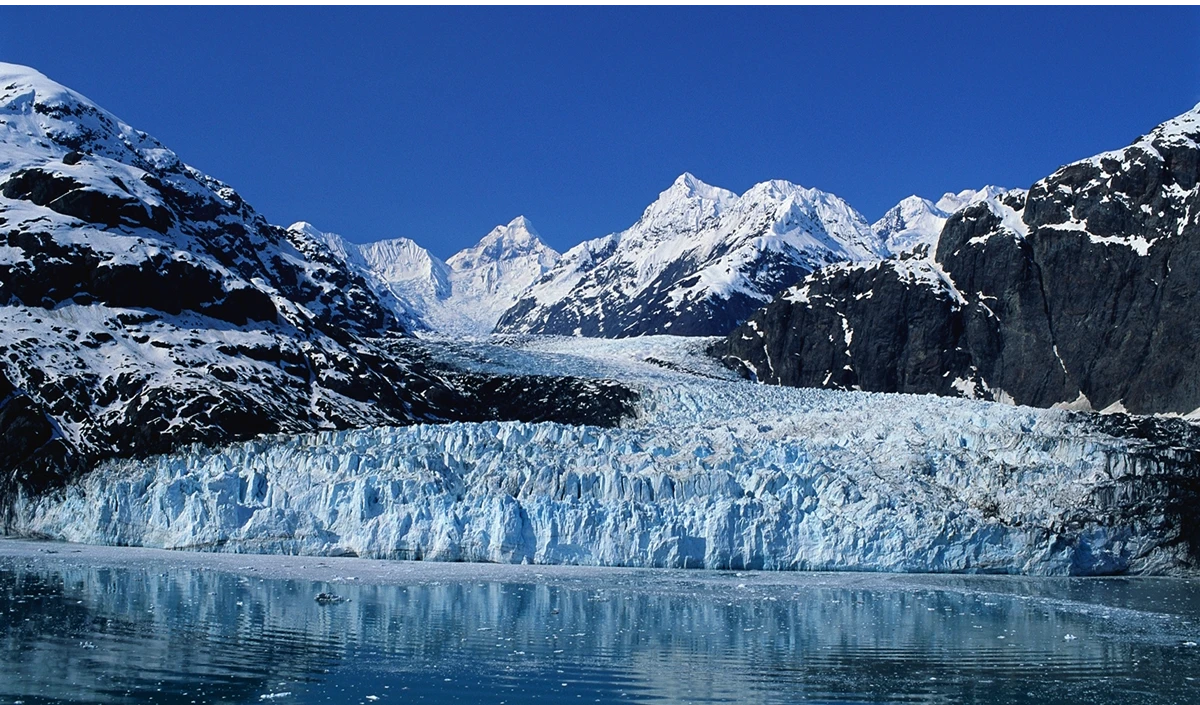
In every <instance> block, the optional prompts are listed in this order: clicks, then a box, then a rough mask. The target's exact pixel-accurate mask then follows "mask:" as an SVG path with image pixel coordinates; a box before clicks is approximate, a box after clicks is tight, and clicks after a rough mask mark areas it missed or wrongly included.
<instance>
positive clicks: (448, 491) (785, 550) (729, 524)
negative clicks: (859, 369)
mask: <svg viewBox="0 0 1200 705" xmlns="http://www.w3.org/2000/svg"><path fill="white" fill-rule="evenodd" d="M501 342H502V344H483V343H475V344H468V343H447V344H446V345H445V348H444V349H442V350H441V352H440V353H439V354H441V355H442V356H443V357H444V358H445V359H446V360H447V361H449V362H462V361H463V360H472V361H474V362H473V364H475V365H477V366H480V367H485V368H488V369H493V370H497V369H498V370H505V369H507V370H514V369H526V370H528V369H531V368H535V369H539V370H541V371H543V372H548V373H560V372H561V373H570V374H582V375H592V376H619V377H621V378H622V379H623V380H624V381H626V382H627V383H630V384H632V385H634V386H635V387H636V388H638V389H639V391H641V393H642V394H643V397H642V401H641V403H640V408H639V416H638V417H637V418H636V419H634V420H632V421H629V422H627V423H626V424H624V425H623V427H621V428H612V429H601V428H595V427H587V426H569V425H564V424H557V423H537V424H528V423H495V422H490V423H477V424H462V423H454V424H444V425H418V426H412V427H407V428H376V429H368V430H357V431H341V432H328V433H318V434H308V435H299V436H291V437H274V438H264V439H259V440H255V441H251V442H247V443H241V444H237V445H233V446H230V447H228V448H224V449H221V450H209V449H200V448H197V449H195V450H193V451H192V452H189V453H180V454H174V455H169V456H162V457H158V458H153V459H150V460H146V461H138V462H131V461H126V462H119V463H112V464H109V465H106V466H104V467H102V468H101V469H99V470H97V471H95V472H93V473H91V474H90V475H88V476H87V477H85V478H84V479H83V480H81V481H80V482H78V483H77V484H75V485H74V486H72V487H70V488H69V489H68V490H67V491H66V492H65V493H64V494H62V495H60V496H56V497H43V498H40V499H37V500H22V501H21V503H19V505H18V507H17V516H18V526H17V527H16V528H17V529H18V531H20V532H21V533H27V534H43V535H47V536H52V537H56V538H63V539H67V540H73V541H82V542H93V543H114V544H133V545H145V546H156V547H166V548H189V549H203V550H221V551H237V552H284V553H302V554H326V555H336V554H350V553H353V554H357V555H361V556H372V557H387V558H420V559H430V560H447V561H460V560H466V561H492V562H512V563H520V562H529V563H566V564H586V565H621V566H665V567H705V568H763V569H803V570H871V571H921V572H924V571H935V572H941V571H980V572H1013V573H1030V574H1048V575H1061V574H1096V573H1114V572H1123V571H1167V570H1172V569H1175V568H1178V567H1180V566H1181V565H1183V562H1184V560H1185V549H1184V548H1181V547H1176V548H1171V542H1172V540H1173V539H1174V538H1176V537H1177V535H1178V530H1177V529H1174V530H1173V529H1171V528H1170V527H1171V523H1170V522H1169V521H1164V520H1163V519H1164V517H1165V512H1166V511H1167V510H1166V509H1161V510H1158V513H1157V514H1156V513H1155V511H1156V510H1153V509H1151V510H1150V512H1149V514H1146V513H1145V512H1143V515H1141V516H1139V517H1137V518H1136V519H1135V518H1134V516H1133V514H1132V513H1131V512H1132V509H1131V507H1132V506H1133V503H1134V499H1133V498H1132V496H1136V495H1137V494H1138V492H1139V490H1138V489H1137V483H1138V482H1139V481H1140V480H1139V478H1142V477H1144V476H1145V474H1146V473H1147V472H1155V471H1154V470H1153V468H1155V467H1158V468H1159V470H1158V472H1161V471H1162V468H1161V464H1162V460H1161V459H1155V458H1153V457H1151V456H1150V455H1149V454H1148V453H1146V452H1145V448H1144V447H1143V446H1142V445H1139V443H1140V442H1139V441H1134V440H1128V439H1119V438H1115V437H1113V436H1110V435H1106V434H1104V433H1102V432H1100V431H1099V430H1098V428H1097V427H1096V426H1094V425H1092V424H1089V423H1087V422H1086V420H1085V417H1079V416H1075V415H1071V414H1069V413H1067V412H1062V411H1046V410H1034V409H1029V408H1023V407H1012V406H1005V405H1000V404H994V403H987V402H977V401H970V400H960V399H944V398H935V397H918V396H909V395H884V394H866V393H847V392H835V391H823V390H805V389H793V388H781V387H769V386H763V385H757V384H751V383H747V382H742V381H733V380H729V379H719V377H721V376H722V373H721V372H719V370H717V369H716V368H712V367H711V366H706V365H709V363H707V362H705V361H703V360H702V358H699V357H697V356H696V354H695V353H696V352H697V351H698V350H699V349H700V348H701V347H702V345H703V342H704V341H695V340H680V341H675V340H672V339H670V338H643V339H633V340H623V341H602V340H587V341H579V340H574V341H572V340H569V339H566V340H563V339H528V340H520V339H517V340H506V341H501ZM668 361H670V364H668V365H666V366H665V367H664V362H668ZM672 366H673V367H674V369H667V368H668V367H672ZM1156 463H1157V465H1156ZM1122 488H1129V490H1128V491H1125V490H1123V489H1122ZM1126 495H1130V497H1126ZM1142 499H1144V497H1143V498H1142ZM1150 504H1151V505H1154V501H1153V499H1152V500H1151V502H1150ZM1160 504H1161V506H1163V507H1166V506H1167V505H1168V504H1169V502H1166V501H1165V500H1164V501H1163V502H1161V503H1160ZM1140 506H1141V507H1142V508H1143V509H1145V507H1146V505H1145V503H1143V504H1142V505H1140ZM1155 506H1157V505H1155Z"/></svg>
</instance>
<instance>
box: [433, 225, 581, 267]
mask: <svg viewBox="0 0 1200 705" xmlns="http://www.w3.org/2000/svg"><path fill="white" fill-rule="evenodd" d="M558 257H559V254H558V252H555V251H554V249H553V248H551V247H550V246H549V245H547V244H546V243H544V242H542V238H541V236H539V235H538V232H537V230H535V229H534V227H533V224H532V223H530V222H529V219H528V218H526V217H525V216H523V215H520V216H517V217H516V218H514V219H513V220H512V222H510V223H509V224H508V225H497V226H496V227H495V228H493V229H492V231H491V232H489V233H488V234H487V235H484V236H483V239H481V240H480V241H479V242H478V243H477V244H476V245H475V246H473V247H468V248H466V249H464V250H462V251H460V252H458V253H456V254H454V255H453V256H452V257H450V259H448V260H446V264H448V265H449V266H450V268H451V269H454V270H457V271H465V270H471V269H476V268H478V267H482V266H487V265H489V264H492V263H496V262H503V261H508V260H518V259H530V260H533V261H537V262H538V263H539V265H542V266H545V267H546V268H549V267H551V266H553V265H554V263H555V262H556V261H557V260H558Z"/></svg>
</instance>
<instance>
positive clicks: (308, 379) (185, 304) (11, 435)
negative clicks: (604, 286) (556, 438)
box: [0, 64, 619, 500]
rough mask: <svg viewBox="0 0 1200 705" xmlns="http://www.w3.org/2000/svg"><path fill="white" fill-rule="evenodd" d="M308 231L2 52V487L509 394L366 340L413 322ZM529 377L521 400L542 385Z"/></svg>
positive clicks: (415, 415) (474, 410)
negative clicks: (273, 216)
mask: <svg viewBox="0 0 1200 705" xmlns="http://www.w3.org/2000/svg"><path fill="white" fill-rule="evenodd" d="M318 235H319V234H316V233H314V232H311V231H309V230H306V229H303V228H293V229H290V230H284V229H282V228H278V227H275V226H272V225H270V224H269V223H267V222H266V221H265V220H264V219H263V218H262V217H261V216H260V215H258V214H257V213H256V212H255V211H254V210H253V209H252V208H251V207H250V206H249V205H248V204H246V203H245V202H244V201H243V200H242V198H241V197H240V196H238V194H237V193H236V192H235V191H234V190H233V189H231V188H230V187H228V186H226V185H225V184H222V183H221V182H219V181H217V180H215V179H212V178H211V177H208V176H206V175H204V174H202V173H200V172H199V171H197V170H195V169H193V168H191V167H189V166H188V165H186V164H184V163H183V162H182V161H181V160H180V159H179V158H178V157H177V156H176V155H175V154H174V153H173V152H171V151H170V150H168V149H167V148H166V147H164V146H163V145H162V144H160V143H159V142H157V141H156V140H154V138H152V137H150V136H148V135H146V134H145V133H143V132H140V131H138V130H135V129H134V128H132V127H130V126H129V125H127V124H125V123H123V122H121V121H120V120H119V119H118V118H116V117H115V116H113V115H112V114H110V113H108V112H106V111H105V110H103V109H102V108H100V107H98V106H97V105H95V104H94V103H92V102H91V101H89V100H87V99H86V98H84V97H83V96H81V95H79V94H78V93H75V92H73V91H71V90H69V89H67V88H64V87H63V86H61V85H59V84H57V83H54V82H53V81H51V80H49V79H47V78H46V77H45V76H42V75H41V74H39V73H37V72H36V71H33V70H32V69H28V68H25V67H21V66H15V65H11V64H0V449H2V450H0V500H8V499H11V497H12V495H13V493H14V492H16V491H19V490H22V489H25V490H31V491H37V490H40V489H44V488H46V487H49V486H53V485H56V484H59V483H61V482H63V481H64V480H65V479H66V478H67V477H68V476H70V475H71V474H73V473H75V472H78V471H81V470H84V469H86V468H88V467H90V466H91V465H92V464H93V463H94V462H96V461H97V460H99V459H103V458H108V457H120V456H130V455H145V454H148V453H157V452H164V451H167V450H170V449H173V448H176V447H179V446H180V445H184V444H189V443H194V442H202V443H219V442H226V441H229V440H233V439H237V438H247V437H250V436H254V435H257V434H260V433H268V432H301V431H311V430H318V429H323V428H325V429H333V428H348V427H359V426H377V425H383V424H396V423H408V422H411V421H413V420H417V419H427V420H437V419H447V418H476V417H478V416H479V415H480V414H481V413H483V412H482V411H481V409H491V410H493V411H496V409H497V408H498V407H502V406H503V403H502V400H503V399H504V398H505V397H507V396H518V397H519V396H521V393H523V392H519V390H517V391H515V390H514V389H513V388H512V385H511V384H509V386H508V387H507V388H506V387H505V386H504V384H494V383H493V381H491V380H488V379H484V378H482V377H479V376H469V375H457V374H454V373H453V371H447V370H442V369H435V367H433V366H430V365H429V364H427V363H426V362H424V361H422V360H421V359H420V357H419V356H417V355H416V354H415V353H411V352H410V353H409V354H407V356H405V354H403V351H401V352H400V353H397V352H396V351H395V350H392V349H387V350H385V348H384V347H383V346H381V345H380V344H379V343H378V342H373V340H375V339H377V338H379V337H380V336H395V335H403V334H405V332H406V331H407V330H408V329H409V328H411V327H412V325H413V324H412V321H410V320H407V319H405V318H404V316H403V315H402V314H398V311H401V310H402V309H401V308H399V307H398V306H397V305H396V304H395V302H394V301H392V300H389V299H387V298H386V296H385V295H384V294H386V292H382V291H381V290H380V287H379V286H378V285H377V282H374V281H372V280H370V279H369V278H368V277H365V276H363V275H362V274H361V273H360V272H359V271H358V270H356V269H355V268H354V267H350V266H347V265H346V258H345V253H344V252H339V251H338V250H337V249H336V248H334V247H331V244H330V241H329V240H328V239H327V238H323V237H319V236H318ZM518 386H520V385H519V383H518ZM529 388H530V389H531V390H533V391H531V392H528V393H526V394H525V396H526V398H527V402H528V403H530V404H531V403H533V401H532V400H531V399H529V397H530V395H533V396H537V395H538V394H539V392H538V390H539V389H541V392H545V389H543V388H542V387H540V386H539V384H538V383H536V381H534V382H531V384H530V385H529ZM572 389H573V388H571V386H570V383H569V382H566V383H565V389H563V390H560V392H562V393H564V394H566V396H567V398H570V394H569V393H570V391H571V390H572ZM591 391H592V390H591V389H585V390H582V391H580V392H579V393H581V394H590V393H591ZM618 406H619V404H618ZM535 411H536V410H531V409H524V410H522V411H518V412H516V416H517V417H519V416H529V417H531V418H535V417H537V414H536V413H535ZM505 413H506V412H505V410H504V409H500V411H498V412H496V413H493V414H492V415H491V416H486V415H485V417H488V418H494V417H496V416H497V415H499V417H501V418H511V417H512V416H506V415H505ZM617 413H619V411H618V412H617ZM584 416H585V417H586V418H587V419H588V420H591V421H598V420H601V419H600V417H599V416H597V415H595V414H591V415H588V414H585V415H584Z"/></svg>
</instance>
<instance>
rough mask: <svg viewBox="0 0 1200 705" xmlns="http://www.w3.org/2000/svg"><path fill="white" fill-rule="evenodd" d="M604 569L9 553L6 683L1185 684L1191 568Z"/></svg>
mask: <svg viewBox="0 0 1200 705" xmlns="http://www.w3.org/2000/svg"><path fill="white" fill-rule="evenodd" d="M596 575H597V574H596V573H595V572H592V573H589V574H588V575H587V577H586V578H585V579H580V580H570V579H562V578H559V579H555V580H547V581H545V582H537V581H532V582H514V583H504V582H474V581H445V580H442V581H427V582H418V583H413V584H407V585H358V584H355V582H354V581H353V580H344V581H340V582H336V583H323V582H315V583H314V582H311V581H307V580H285V579H265V578H257V577H250V576H246V575H238V574H234V573H224V572H218V571H209V570H199V569H191V568H188V569H180V568H173V567H170V566H164V568H163V569H162V570H148V569H140V568H129V567H121V568H98V567H72V566H69V565H60V566H56V567H51V566H38V565H35V564H32V563H30V564H27V565H15V564H10V565H8V566H7V567H4V568H2V569H0V599H2V600H3V603H2V609H0V634H2V635H3V645H2V647H0V648H3V663H4V668H3V669H2V671H0V701H7V702H15V701H23V702H24V703H27V704H33V703H49V702H97V703H143V702H145V703H149V702H180V703H190V702H197V703H205V702H212V703H216V702H221V703H225V702H246V703H251V702H255V703H261V702H286V703H297V702H364V703H369V702H381V703H386V702H428V703H436V702H463V703H503V702H507V703H519V702H545V703H556V702H562V703H565V702H573V703H577V702H651V701H657V702H680V703H683V702H756V703H759V702H761V703H775V702H795V701H815V702H922V703H953V702H975V701H987V702H1011V703H1032V702H1095V701H1112V702H1126V703H1136V702H1148V703H1149V702H1154V703H1171V702H1180V703H1184V702H1195V701H1196V700H1197V699H1200V688H1198V687H1197V682H1196V681H1195V680H1193V679H1194V678H1200V649H1198V648H1195V647H1192V646H1188V645H1187V643H1188V642H1189V641H1190V640H1189V639H1188V634H1192V633H1196V632H1200V626H1197V625H1198V624H1200V621H1198V619H1197V617H1198V615H1200V609H1198V608H1197V604H1196V603H1197V600H1196V598H1195V597H1194V593H1195V592H1196V591H1195V587H1196V584H1195V583H1194V582H1190V581H1171V580H1160V581H1154V580H1143V581H1129V580H1040V581H1039V580H1023V579H1011V578H1005V579H981V578H975V579H972V578H964V577H958V578H946V577H942V578H926V579H921V580H913V581H907V582H904V581H891V582H889V581H888V580H887V579H878V580H870V579H863V578H861V577H860V576H853V575H847V576H845V577H841V576H830V575H825V576H821V577H820V578H819V579H813V578H811V577H806V576H796V577H795V579H794V580H793V581H788V580H780V581H777V582H774V583H771V584H768V585H761V584H751V585H749V586H747V585H745V584H743V583H742V582H740V580H741V579H740V578H739V576H738V575H737V574H734V573H722V574H713V573H706V574H703V575H704V579H703V580H692V579H691V578H690V577H689V574H687V573H680V572H669V571H667V572H664V571H645V572H644V573H631V572H629V571H624V572H614V573H613V574H612V576H611V578H604V577H601V578H599V579H597V577H596ZM601 575H603V573H601ZM697 575H699V574H697ZM322 591H333V592H336V593H337V594H339V595H341V596H343V597H346V598H348V601H347V602H344V603H341V604H333V605H321V604H318V603H317V602H316V601H315V600H314V596H315V595H316V594H317V593H319V592H322ZM368 696H371V697H373V698H375V700H372V699H370V698H369V697H368Z"/></svg>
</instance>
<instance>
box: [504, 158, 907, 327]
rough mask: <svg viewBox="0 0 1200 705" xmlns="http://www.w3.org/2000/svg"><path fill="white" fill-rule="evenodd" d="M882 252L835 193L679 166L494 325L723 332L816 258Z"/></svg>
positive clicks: (834, 259)
mask: <svg viewBox="0 0 1200 705" xmlns="http://www.w3.org/2000/svg"><path fill="white" fill-rule="evenodd" d="M883 254H884V251H883V249H882V247H881V246H880V244H879V241H878V239H877V237H876V236H875V234H874V233H873V232H872V231H871V227H870V225H869V224H868V223H867V221H866V220H865V219H864V218H863V217H862V215H861V214H860V213H858V211H856V210H854V209H853V208H852V207H850V205H849V204H847V203H846V202H845V201H843V200H842V199H840V198H838V197H837V196H834V195H832V194H829V193H825V192H823V191H819V190H817V189H809V188H804V187H802V186H798V185H796V184H793V183H790V182H788V181H781V180H776V181H767V182H763V183H761V184H757V185H755V186H753V187H752V188H750V189H749V190H747V191H746V192H745V193H744V194H742V195H740V196H739V195H737V194H735V193H733V192H732V191H727V190H725V189H721V188H717V187H714V186H710V185H708V184H706V183H704V182H703V181H700V180H699V179H697V178H696V177H695V176H693V175H691V174H682V175H681V176H679V178H677V179H675V181H674V183H672V184H671V186H670V187H669V188H667V189H666V190H665V191H663V192H662V193H660V194H659V196H658V198H657V199H656V200H655V201H654V202H653V203H651V204H650V205H649V206H648V207H647V208H646V210H645V211H644V212H643V214H642V217H641V218H639V219H638V221H637V222H636V223H634V225H633V226H632V227H630V228H629V229H628V230H625V231H623V232H620V233H615V234H613V235H609V236H606V237H604V238H600V239H597V240H593V241H589V242H586V243H583V244H582V245H579V246H577V247H575V248H572V249H571V250H570V251H568V252H567V253H566V255H564V256H563V257H562V259H560V260H559V263H558V265H557V266H556V267H555V268H554V269H553V270H551V271H550V272H549V274H547V275H546V276H545V277H543V278H542V279H540V280H539V281H538V282H537V283H536V284H535V285H534V286H533V287H532V288H530V290H529V291H528V292H526V293H525V294H524V295H523V296H522V297H521V299H520V301H519V302H518V304H517V305H516V306H514V307H513V308H512V309H510V310H509V311H508V312H506V313H505V315H504V316H503V317H502V318H501V319H500V322H499V324H498V327H497V330H499V331H509V332H532V333H555V334H566V335H585V336H601V337H624V336H631V335H645V334H652V333H671V334H678V335H712V334H719V333H722V332H724V331H727V330H728V329H729V328H730V327H732V326H733V325H735V324H736V323H737V322H738V321H739V320H740V319H741V318H743V317H744V316H746V315H748V314H749V312H750V311H752V310H753V309H754V308H757V306H759V305H761V304H762V303H763V302H765V301H769V300H770V298H771V297H772V296H773V295H774V294H775V293H776V292H778V291H779V290H780V289H782V288H784V287H786V286H789V285H791V284H794V283H795V282H797V281H799V280H800V279H801V278H803V276H804V275H805V274H807V273H808V272H810V271H812V270H813V269H816V268H818V267H821V266H823V265H825V264H829V263H832V262H841V261H847V260H850V261H859V260H863V259H877V258H879V257H881V256H883Z"/></svg>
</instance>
